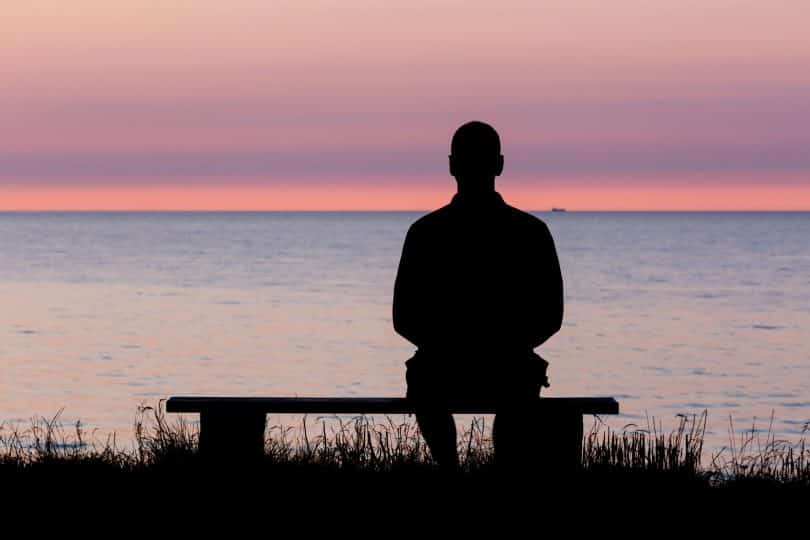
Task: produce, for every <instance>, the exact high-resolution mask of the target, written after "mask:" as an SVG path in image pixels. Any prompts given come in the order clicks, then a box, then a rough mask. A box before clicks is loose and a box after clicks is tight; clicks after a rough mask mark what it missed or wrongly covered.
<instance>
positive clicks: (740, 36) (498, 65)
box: [0, 0, 810, 210]
mask: <svg viewBox="0 0 810 540" xmlns="http://www.w3.org/2000/svg"><path fill="white" fill-rule="evenodd" d="M163 4H166V3H161V2H136V1H125V2H114V3H110V2H102V1H100V0H76V1H74V2H70V3H64V2H61V1H58V0H51V1H37V0H32V1H31V2H18V3H15V4H14V5H11V6H5V7H4V13H3V31H2V32H0V118H3V123H4V129H3V130H2V131H0V210H22V209H405V208H409V209H427V208H431V207H434V206H436V205H438V204H442V203H443V202H444V201H446V200H447V199H448V198H449V196H450V195H451V194H452V190H453V180H452V178H450V177H449V176H447V171H446V154H447V151H448V145H449V139H450V136H451V135H452V132H453V130H454V129H455V128H456V127H457V126H458V125H459V124H461V123H463V122H465V121H467V120H471V119H480V120H484V121H488V122H490V123H492V124H493V125H494V126H495V127H496V129H498V130H499V131H500V133H501V135H502V139H503V145H504V154H505V156H506V163H507V166H506V169H505V173H504V176H503V177H502V178H501V179H499V184H498V186H499V188H498V189H499V190H501V191H502V192H503V193H504V195H505V196H507V198H508V199H509V200H510V201H512V202H514V204H516V205H519V206H523V207H526V208H533V209H544V208H547V207H550V206H566V207H567V208H571V209H589V210H600V209H602V210H616V209H629V210H644V209H650V210H653V209H666V210H674V209H737V210H748V209H761V210H767V209H773V210H778V209H785V210H788V209H790V210H810V70H808V69H807V66H808V65H810V38H808V37H807V31H806V21H807V20H810V4H808V3H807V2H806V1H804V0H781V1H780V0H776V1H774V2H761V1H724V0H701V1H683V0H681V1H674V0H659V1H656V2H649V1H642V0H614V1H613V2H603V1H596V0H594V1H582V0H578V1H549V2H515V1H508V0H507V1H503V2H491V1H470V0H468V1H452V2H451V1H432V2H418V1H410V2H385V3H381V2H371V1H356V0H355V1H351V0H346V1H343V2H336V1H333V2H315V1H312V2H293V1H291V2H281V1H278V2H260V1H258V0H245V1H242V2H238V3H227V2H222V1H219V0H218V1H216V2H215V1H213V0H198V1H197V2H194V3H179V2H177V3H172V4H174V5H172V6H165V5H163Z"/></svg>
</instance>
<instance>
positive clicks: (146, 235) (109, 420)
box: [0, 212, 810, 452]
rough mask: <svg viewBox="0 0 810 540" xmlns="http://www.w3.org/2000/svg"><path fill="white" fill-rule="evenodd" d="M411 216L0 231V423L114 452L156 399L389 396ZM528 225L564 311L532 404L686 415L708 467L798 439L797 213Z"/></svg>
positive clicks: (100, 217) (804, 397)
mask: <svg viewBox="0 0 810 540" xmlns="http://www.w3.org/2000/svg"><path fill="white" fill-rule="evenodd" d="M420 215H421V214H420V213H408V212H380V213H358V212H346V213H298V212H289V213H204V212H203V213H0V302H2V303H1V304H0V306H2V307H0V336H2V339H0V422H1V421H6V422H12V423H15V422H23V424H24V423H25V422H28V421H29V420H30V419H31V418H32V417H38V416H46V417H51V416H53V415H54V414H55V413H57V412H58V411H59V410H62V409H63V411H62V413H61V418H62V420H63V421H64V422H66V423H72V422H75V421H76V420H81V421H82V423H83V424H84V425H85V428H86V429H87V430H88V431H90V432H91V433H92V436H93V437H95V438H96V439H98V440H101V441H103V440H104V437H105V436H106V435H107V434H110V433H112V432H115V433H116V435H117V438H118V440H119V441H125V440H131V439H132V435H133V430H132V425H133V421H134V419H135V416H136V408H137V406H139V405H144V404H146V405H155V404H156V403H157V402H158V400H159V399H162V398H166V397H168V396H170V395H187V394H221V395H254V396H258V395H301V396H316V395H337V396H364V395H371V396H376V395H379V396H383V395H392V396H396V395H403V394H404V391H405V382H404V375H405V366H404V361H405V360H406V359H407V358H409V357H410V355H411V354H412V352H413V347H412V346H411V345H410V344H408V343H407V342H406V341H405V340H403V339H402V338H400V337H399V336H398V335H397V334H395V332H394V331H393V328H392V324H391V294H392V286H393V280H394V276H395V273H396V267H397V263H398V261H399V255H400V250H401V246H402V241H403V238H404V235H405V232H406V230H407V227H408V225H409V224H410V223H411V222H412V221H414V220H415V219H416V218H417V217H419V216H420ZM537 215H538V216H540V217H541V218H542V219H544V220H545V221H546V223H547V224H548V225H549V228H550V229H551V231H552V234H553V236H554V239H555V242H556V245H557V250H558V253H559V256H560V262H561V266H562V271H563V278H564V282H565V296H566V312H565V322H564V326H563V328H562V330H561V331H560V332H559V333H558V334H557V335H556V336H554V337H553V338H552V339H551V340H550V341H549V342H548V343H547V344H546V345H544V346H543V347H542V348H541V349H540V351H539V352H540V353H541V354H542V355H543V356H544V357H545V358H547V359H548V360H549V361H550V362H551V367H550V371H549V375H550V379H551V383H552V386H551V388H549V389H548V390H547V391H545V394H546V395H550V396H572V395H604V396H615V397H616V398H617V399H619V401H620V403H621V409H622V414H621V415H620V416H618V417H612V418H609V419H608V423H609V424H610V425H611V426H612V427H614V428H618V429H622V428H624V427H626V426H627V427H628V429H633V428H634V426H637V427H640V428H647V427H648V426H650V424H651V422H652V421H653V419H654V420H655V422H656V425H658V422H660V424H661V426H662V427H663V428H664V429H668V428H671V427H674V426H675V425H676V424H677V421H678V418H679V416H678V415H684V414H685V415H692V414H700V413H702V412H703V411H704V410H707V411H708V419H709V421H708V433H707V434H708V443H709V444H708V446H709V449H710V451H711V452H717V451H720V450H721V449H722V448H723V447H724V446H726V445H728V444H729V441H730V437H731V436H733V435H734V434H735V433H737V436H739V432H741V431H744V430H746V429H750V428H751V427H752V425H756V426H757V427H758V428H759V429H761V430H766V431H767V430H768V429H769V424H770V419H771V416H773V424H772V427H771V428H770V429H772V430H773V432H774V434H775V435H776V437H777V438H782V439H786V440H791V441H797V440H798V439H799V438H800V437H801V436H802V434H803V432H804V429H805V426H806V425H807V422H808V421H810V346H808V328H810V213H580V212H568V213H538V214H537ZM460 421H463V419H460ZM271 422H273V418H272V417H271ZM589 425H590V421H589V420H586V428H587V427H589Z"/></svg>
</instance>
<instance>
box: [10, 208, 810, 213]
mask: <svg viewBox="0 0 810 540" xmlns="http://www.w3.org/2000/svg"><path fill="white" fill-rule="evenodd" d="M438 208H440V207H436V208H414V209H359V208H356V209H355V208H343V209H313V208H286V209H279V208H268V209H262V208H257V209H233V208H231V209H227V208H223V209H216V208H211V209H200V208H196V209H183V208H177V209H165V208H155V209H145V208H133V209H126V208H110V209H106V208H87V209H59V208H42V209H19V210H16V209H0V214H36V213H46V212H50V213H63V214H71V213H73V214H82V213H85V214H86V213H105V214H115V213H120V214H135V213H153V214H154V213H159V214H179V213H232V214H239V213H244V214H250V213H283V212H310V213H324V214H325V213H339V212H347V213H348V212H354V213H361V212H362V213H396V212H399V213H414V212H432V211H434V210H437V209H438ZM555 208H559V207H555ZM518 209H519V210H522V211H524V212H529V213H541V212H542V213H549V214H552V213H553V214H572V213H620V212H621V213H628V214H631V213H647V214H653V213H654V214H666V213H685V212H691V213H728V214H733V213H807V212H810V207H809V208H806V209H795V208H794V209H778V208H777V209H753V208H748V209H746V208H740V209H728V208H726V209H706V208H703V209H694V208H692V209H690V208H673V209H567V208H565V209H563V210H562V211H554V210H552V209H551V208H547V209H523V208H518Z"/></svg>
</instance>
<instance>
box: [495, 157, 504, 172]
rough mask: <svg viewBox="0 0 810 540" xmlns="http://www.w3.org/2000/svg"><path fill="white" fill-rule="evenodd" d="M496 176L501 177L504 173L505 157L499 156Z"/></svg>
mask: <svg viewBox="0 0 810 540" xmlns="http://www.w3.org/2000/svg"><path fill="white" fill-rule="evenodd" d="M493 172H494V173H495V176H500V175H501V173H502V172H503V156H502V155H501V156H498V161H497V162H496V163H495V170H494V171H493Z"/></svg>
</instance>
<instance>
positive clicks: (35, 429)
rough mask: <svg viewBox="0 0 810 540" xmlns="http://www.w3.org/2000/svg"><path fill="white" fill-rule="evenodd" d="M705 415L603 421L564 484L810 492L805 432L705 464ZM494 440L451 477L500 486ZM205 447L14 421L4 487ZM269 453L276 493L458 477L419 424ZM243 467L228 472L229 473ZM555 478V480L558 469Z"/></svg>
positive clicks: (271, 445) (168, 468) (290, 432)
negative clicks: (444, 466) (123, 441)
mask: <svg viewBox="0 0 810 540" xmlns="http://www.w3.org/2000/svg"><path fill="white" fill-rule="evenodd" d="M706 416H707V415H706V413H705V412H704V413H703V414H702V415H695V416H691V417H686V416H682V417H681V418H680V424H679V426H678V427H677V428H676V429H675V430H673V431H671V432H668V433H664V432H663V430H662V429H661V428H660V426H659V427H656V424H655V422H654V421H652V422H650V425H649V426H647V427H645V428H640V427H638V426H634V425H631V426H626V427H625V429H624V430H622V431H615V430H611V429H609V428H608V427H606V426H605V425H603V424H602V423H601V422H599V421H598V419H597V422H596V423H595V424H594V426H593V427H592V429H591V430H590V432H589V433H586V436H585V440H584V446H583V461H582V463H583V467H582V470H581V471H580V472H579V473H577V474H574V475H567V476H566V478H565V479H564V480H565V482H566V483H568V484H577V483H587V484H591V483H595V484H599V485H608V486H617V487H625V488H626V487H638V486H643V487H660V488H672V487H677V488H689V489H691V488H698V489H699V488H729V487H749V486H753V487H762V486H769V487H776V486H788V487H808V486H810V449H808V448H806V446H805V440H804V434H803V435H802V437H801V439H800V440H799V441H794V442H792V443H791V442H788V441H780V440H777V439H776V438H775V437H774V435H773V432H772V431H771V430H768V432H767V433H766V434H764V435H760V432H759V431H758V430H757V429H756V427H755V426H754V427H752V428H751V429H750V430H749V431H746V432H744V433H743V434H742V435H739V436H738V439H737V440H734V439H732V440H730V444H729V446H728V447H727V448H724V449H723V450H722V451H720V452H718V453H716V454H715V455H713V456H711V457H709V458H705V457H704V456H703V453H704V447H703V435H704V430H705V427H706ZM313 426H316V427H317V430H316V431H314V432H313ZM732 428H733V426H732ZM489 431H490V430H489V426H488V425H486V422H485V420H484V419H475V420H473V421H472V423H471V424H470V425H469V427H468V428H467V429H465V430H464V433H463V436H462V437H460V442H459V456H460V461H461V471H460V472H459V473H457V474H455V475H453V478H456V479H458V480H459V481H461V482H477V481H479V480H480V481H486V480H491V479H495V478H497V477H498V475H497V470H496V469H495V468H494V466H493V455H492V445H491V440H490V439H489ZM731 432H732V433H734V430H733V429H732V430H731ZM197 438H198V433H197V425H196V423H195V422H191V421H189V420H188V419H185V418H182V417H178V418H176V419H172V421H169V420H168V419H167V417H166V415H165V413H164V411H163V410H162V408H161V407H157V408H152V407H144V408H141V409H139V411H138V415H137V419H136V422H135V438H134V443H129V444H128V445H127V446H128V447H127V448H124V447H122V446H121V445H120V444H119V443H118V441H117V440H116V439H115V437H114V436H110V437H108V438H106V439H105V440H104V441H103V442H98V441H95V440H93V441H90V440H88V436H87V433H86V432H85V429H84V427H83V426H82V425H81V424H79V423H77V424H75V425H72V426H67V427H66V426H64V425H63V424H62V423H61V422H60V421H59V415H58V414H57V415H56V416H55V417H53V418H50V419H45V418H43V419H37V420H32V421H31V423H30V424H29V425H27V426H25V427H24V428H23V427H21V426H19V425H12V424H9V423H5V424H2V425H0V480H10V479H14V478H17V479H28V478H38V479H54V478H59V477H61V476H62V475H77V476H76V477H79V476H80V477H82V478H104V477H114V478H122V477H126V478H130V477H131V478H136V477H141V478H145V477H149V478H155V477H161V476H166V475H169V476H172V475H182V474H184V473H193V474H198V473H199V472H200V471H202V470H206V469H208V468H210V467H212V466H211V464H210V463H207V462H206V461H205V460H203V459H201V457H200V456H199V454H198V453H197ZM265 450H266V452H265V458H264V461H263V462H262V463H260V464H251V465H250V467H252V468H256V469H257V470H256V471H255V472H256V476H255V478H256V479H257V480H258V479H261V478H267V479H272V481H273V482H274V483H275V484H276V485H278V483H279V482H288V483H289V484H290V485H292V484H295V483H298V484H300V483H302V482H305V481H313V480H316V481H317V480H324V479H329V481H338V482H339V481H341V480H346V479H352V480H356V479H376V480H381V479H385V481H386V482H389V481H392V480H394V481H397V480H399V481H403V482H408V483H411V485H413V483H414V482H416V483H418V482H421V481H423V480H424V479H427V478H443V479H444V480H446V479H447V478H448V477H447V475H443V474H442V472H441V471H440V470H439V469H438V468H437V467H436V465H435V463H434V462H433V461H432V460H431V458H430V455H429V452H428V450H427V448H426V446H425V444H424V441H423V440H422V437H421V435H420V434H419V432H418V430H417V428H416V426H415V424H414V423H412V422H409V421H404V422H401V423H397V422H395V421H394V420H392V419H390V418H386V419H384V421H378V420H377V419H373V418H369V417H357V418H353V419H349V420H344V419H340V418H327V419H317V420H315V421H314V422H313V421H312V420H311V419H310V420H307V419H304V421H303V422H302V424H301V427H297V428H293V427H284V426H270V427H268V430H267V437H266V447H265ZM244 466H245V465H244V464H239V463H231V464H225V468H227V469H228V470H229V471H231V472H233V471H234V470H243V469H241V467H244ZM218 467H219V470H221V469H222V467H223V465H222V464H220V465H218ZM549 469H550V470H552V471H553V470H554V464H550V467H549ZM545 479H547V478H544V480H545ZM389 483H390V482H389ZM395 484H396V482H394V483H393V484H391V485H395Z"/></svg>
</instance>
